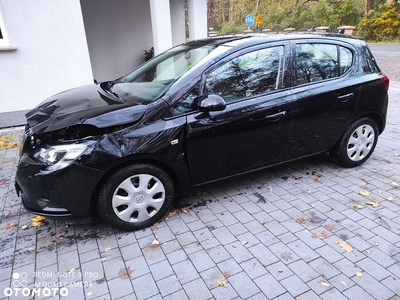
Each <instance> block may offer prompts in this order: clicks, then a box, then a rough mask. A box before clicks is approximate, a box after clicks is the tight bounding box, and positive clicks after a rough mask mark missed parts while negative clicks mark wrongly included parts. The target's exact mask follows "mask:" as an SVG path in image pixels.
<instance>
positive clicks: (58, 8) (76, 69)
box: [0, 0, 93, 113]
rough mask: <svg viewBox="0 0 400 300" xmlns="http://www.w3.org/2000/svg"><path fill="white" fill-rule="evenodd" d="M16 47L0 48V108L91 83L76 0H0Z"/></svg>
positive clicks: (20, 107) (30, 104) (15, 107)
mask: <svg viewBox="0 0 400 300" xmlns="http://www.w3.org/2000/svg"><path fill="white" fill-rule="evenodd" d="M0 11H1V13H2V16H3V23H4V27H5V28H4V29H5V30H6V31H7V35H8V38H9V41H10V43H11V45H12V46H14V47H16V48H17V49H16V50H15V51H0V78H1V80H0V113H2V112H8V111H18V110H25V109H30V108H33V107H35V106H36V105H37V104H39V103H40V102H41V101H43V100H44V99H45V98H47V97H49V96H51V95H53V94H55V93H57V92H60V91H63V90H66V89H69V88H72V87H75V86H78V85H82V84H88V83H91V82H93V77H92V72H91V65H90V59H89V53H88V49H87V43H86V37H85V31H84V26H83V20H82V13H81V7H80V3H79V0H68V1H65V0H40V1H32V0H18V1H16V0H0Z"/></svg>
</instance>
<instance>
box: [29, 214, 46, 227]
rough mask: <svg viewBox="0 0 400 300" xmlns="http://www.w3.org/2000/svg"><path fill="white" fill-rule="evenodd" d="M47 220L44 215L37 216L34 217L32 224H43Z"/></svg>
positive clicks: (35, 225)
mask: <svg viewBox="0 0 400 300" xmlns="http://www.w3.org/2000/svg"><path fill="white" fill-rule="evenodd" d="M44 220H46V217H43V216H35V217H33V218H32V226H34V227H37V226H40V225H42V222H43V221H44Z"/></svg>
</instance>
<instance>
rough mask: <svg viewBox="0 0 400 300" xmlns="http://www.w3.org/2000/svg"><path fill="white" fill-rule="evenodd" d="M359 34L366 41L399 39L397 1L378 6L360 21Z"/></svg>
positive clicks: (398, 7) (398, 5) (399, 11)
mask: <svg viewBox="0 0 400 300" xmlns="http://www.w3.org/2000/svg"><path fill="white" fill-rule="evenodd" d="M359 33H360V34H361V35H362V36H363V37H365V38H366V39H367V40H373V41H383V40H384V41H390V40H392V41H393V40H397V39H399V38H400V4H399V3H398V2H397V1H391V2H386V3H383V4H379V5H378V7H377V8H375V9H372V10H370V11H369V12H368V13H366V14H365V15H364V17H363V18H362V19H361V21H360V25H359Z"/></svg>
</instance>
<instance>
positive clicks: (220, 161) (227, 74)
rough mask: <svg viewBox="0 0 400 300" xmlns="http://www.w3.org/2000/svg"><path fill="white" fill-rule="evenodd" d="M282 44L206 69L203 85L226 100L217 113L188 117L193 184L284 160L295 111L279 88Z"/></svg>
mask: <svg viewBox="0 0 400 300" xmlns="http://www.w3.org/2000/svg"><path fill="white" fill-rule="evenodd" d="M284 53H285V46H284V45H276V46H273V47H272V46H271V47H268V48H266V47H264V48H260V47H258V49H254V50H253V51H248V52H246V53H241V54H236V55H232V56H231V57H229V58H227V59H225V60H224V61H223V62H221V63H220V64H219V66H217V67H216V68H213V69H212V70H210V71H208V72H207V73H206V74H205V76H204V80H203V84H202V89H203V90H204V92H205V93H206V94H207V95H211V94H216V95H219V96H221V97H222V98H223V99H224V100H225V102H226V103H227V106H226V109H225V110H224V111H221V112H211V113H199V112H196V113H193V114H190V115H188V116H187V154H188V158H187V159H188V163H189V168H190V172H191V177H192V182H193V184H194V185H196V184H200V183H204V182H209V181H213V180H216V179H220V178H225V177H229V176H232V175H236V174H239V173H245V172H247V171H250V170H254V169H258V168H262V167H265V166H267V165H271V164H276V163H279V162H282V161H284V160H286V155H287V142H286V139H287V137H288V136H289V132H290V123H289V120H290V116H291V112H292V111H293V107H292V105H293V104H292V101H291V94H290V89H288V88H283V82H284V81H283V73H284V72H283V70H284V67H285V64H284V56H285V55H284Z"/></svg>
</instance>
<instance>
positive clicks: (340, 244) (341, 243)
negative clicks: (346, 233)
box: [336, 240, 353, 252]
mask: <svg viewBox="0 0 400 300" xmlns="http://www.w3.org/2000/svg"><path fill="white" fill-rule="evenodd" d="M336 244H338V245H339V247H341V248H343V249H344V250H346V251H347V252H352V251H353V247H352V246H350V245H349V244H347V243H346V242H345V241H342V240H339V241H337V242H336Z"/></svg>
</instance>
